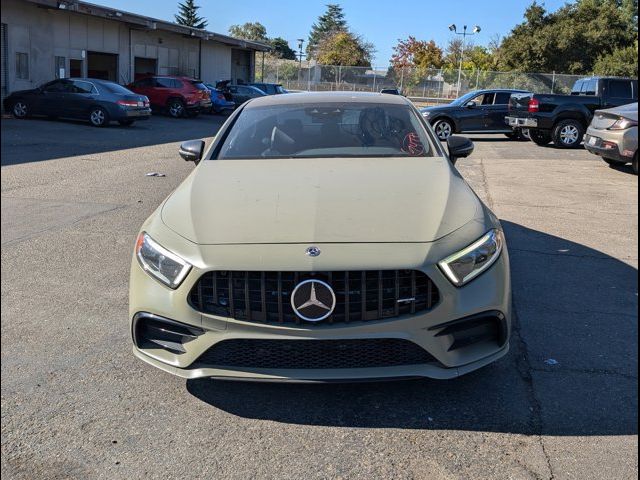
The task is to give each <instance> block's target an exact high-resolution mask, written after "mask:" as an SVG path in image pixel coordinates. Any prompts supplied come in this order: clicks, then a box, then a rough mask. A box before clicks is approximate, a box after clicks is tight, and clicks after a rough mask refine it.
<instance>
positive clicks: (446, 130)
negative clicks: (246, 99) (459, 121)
mask: <svg viewBox="0 0 640 480" xmlns="http://www.w3.org/2000/svg"><path fill="white" fill-rule="evenodd" d="M433 130H434V131H435V132H436V135H437V136H438V138H439V139H440V140H446V139H447V138H449V137H450V136H451V135H452V134H453V125H451V122H450V121H449V120H436V121H435V123H434V124H433Z"/></svg>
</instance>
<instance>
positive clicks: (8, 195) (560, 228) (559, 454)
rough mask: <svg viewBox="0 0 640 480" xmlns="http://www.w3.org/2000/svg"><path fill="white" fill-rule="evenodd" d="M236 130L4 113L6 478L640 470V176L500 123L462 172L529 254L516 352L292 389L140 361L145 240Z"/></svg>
mask: <svg viewBox="0 0 640 480" xmlns="http://www.w3.org/2000/svg"><path fill="white" fill-rule="evenodd" d="M222 120H223V118H221V117H211V116H202V117H199V118H196V119H189V120H172V119H169V118H166V117H154V118H152V119H151V120H150V121H149V122H141V123H140V124H136V125H135V126H134V127H132V128H122V127H116V126H114V127H110V128H107V129H95V128H92V127H89V126H88V125H84V124H80V123H73V122H53V121H44V120H29V121H16V120H3V121H2V170H1V171H2V209H1V211H2V271H1V276H2V475H3V476H5V475H6V478H28V479H33V478H110V479H111V478H141V477H148V478H185V477H186V478H238V479H245V478H278V479H288V478H291V479H299V478H305V479H308V480H311V479H316V478H366V479H374V478H376V479H377V478H380V479H414V478H415V479H421V478H424V479H453V478H456V479H457V478H476V479H482V478H495V479H535V478H541V479H550V478H556V479H570V478H575V479H590V478H594V479H600V478H616V479H619V478H637V472H638V457H637V447H638V441H637V433H638V430H637V406H638V404H637V387H638V380H637V379H638V373H637V368H638V356H637V333H638V332H637V301H638V296H637V273H638V272H637V268H638V258H637V252H638V180H637V177H635V176H634V175H632V174H631V172H630V169H627V168H621V169H611V168H609V167H608V166H607V165H605V164H604V163H603V162H602V161H600V160H599V159H598V158H597V157H594V156H592V155H590V154H589V153H588V152H586V151H584V150H574V151H561V150H555V149H553V148H541V147H536V146H535V145H533V144H532V143H519V142H510V141H508V140H506V139H505V138H504V137H502V136H496V135H490V136H486V137H476V138H474V140H476V152H475V153H474V154H473V156H472V157H471V158H469V159H466V160H463V161H461V162H460V163H459V169H460V171H461V172H462V173H463V175H464V176H465V177H466V178H467V179H468V181H469V183H470V184H471V185H472V186H473V188H474V189H475V190H476V191H477V192H478V194H479V195H480V196H481V197H482V198H483V199H484V200H485V201H486V202H487V203H488V204H490V205H491V206H492V208H493V209H494V211H495V212H496V213H497V214H498V215H499V216H500V218H501V219H503V222H504V227H505V231H506V234H507V237H508V241H509V245H510V251H511V257H512V264H513V277H514V279H513V280H514V303H515V311H516V319H515V325H516V327H515V333H514V336H513V338H512V350H511V352H510V354H509V355H508V356H507V357H505V358H504V359H502V360H501V361H499V362H497V363H495V364H493V365H491V366H489V367H486V368H484V369H482V370H480V371H478V372H474V373H472V374H470V375H467V376H465V377H462V378H460V379H456V380H452V381H446V382H442V381H432V380H420V381H404V382H389V383H370V384H352V385H348V384H338V385H333V384H332V385H290V384H260V383H238V382H221V381H213V380H200V381H187V382H185V381H184V380H181V379H179V378H174V377H172V376H169V375H168V374H165V373H163V372H161V371H158V370H156V369H153V368H151V367H149V366H147V365H145V364H143V363H142V362H140V361H138V360H136V359H135V358H134V357H133V355H132V353H131V343H130V338H129V332H128V323H127V288H128V269H129V262H130V255H131V251H132V248H133V242H134V238H135V235H136V233H137V230H138V227H139V225H140V224H141V223H142V222H143V220H144V219H145V218H146V217H147V216H148V215H149V214H150V213H151V212H152V211H153V210H154V209H155V208H156V207H157V206H158V204H159V203H160V202H161V201H162V199H163V198H164V197H166V196H167V195H168V194H169V193H170V192H171V191H172V190H173V189H174V188H175V187H176V186H177V185H178V184H179V183H180V181H182V179H183V178H184V177H185V176H186V175H187V174H188V173H189V172H190V171H191V170H192V166H191V165H190V164H188V163H186V162H184V161H182V160H180V158H179V157H178V155H177V146H178V143H177V142H179V141H181V140H186V139H190V138H202V137H210V136H211V135H213V134H214V133H215V131H216V129H217V128H218V127H219V125H220V124H221V122H222ZM148 172H161V173H164V174H166V177H147V176H146V175H145V174H146V173H148ZM550 360H553V361H555V362H553V361H550Z"/></svg>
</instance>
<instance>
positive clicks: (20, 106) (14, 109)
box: [11, 100, 29, 119]
mask: <svg viewBox="0 0 640 480" xmlns="http://www.w3.org/2000/svg"><path fill="white" fill-rule="evenodd" d="M11 113H12V114H13V116H14V117H15V118H19V119H23V118H27V117H28V116H29V104H28V103H27V102H25V101H23V100H16V101H15V102H13V105H11Z"/></svg>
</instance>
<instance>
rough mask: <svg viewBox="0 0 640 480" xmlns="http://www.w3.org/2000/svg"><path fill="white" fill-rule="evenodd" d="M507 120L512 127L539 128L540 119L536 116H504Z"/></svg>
mask: <svg viewBox="0 0 640 480" xmlns="http://www.w3.org/2000/svg"><path fill="white" fill-rule="evenodd" d="M504 120H505V122H506V123H507V125H509V126H510V127H514V128H517V127H524V128H538V120H536V119H535V118H523V117H504Z"/></svg>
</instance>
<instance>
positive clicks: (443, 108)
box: [420, 104, 455, 113]
mask: <svg viewBox="0 0 640 480" xmlns="http://www.w3.org/2000/svg"><path fill="white" fill-rule="evenodd" d="M452 108H455V106H454V105H451V104H447V105H434V106H433V107H425V108H421V109H420V111H421V112H429V113H437V112H446V111H448V110H451V109H452Z"/></svg>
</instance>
